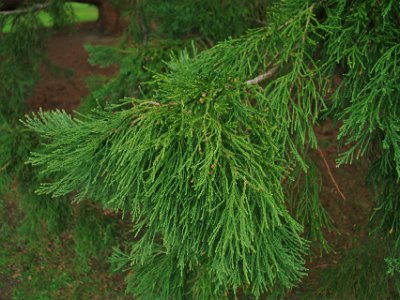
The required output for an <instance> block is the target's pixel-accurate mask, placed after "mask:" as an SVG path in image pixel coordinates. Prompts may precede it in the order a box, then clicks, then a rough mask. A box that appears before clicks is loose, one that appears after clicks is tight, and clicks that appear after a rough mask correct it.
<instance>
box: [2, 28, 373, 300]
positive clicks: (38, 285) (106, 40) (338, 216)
mask: <svg viewBox="0 0 400 300" xmlns="http://www.w3.org/2000/svg"><path fill="white" fill-rule="evenodd" d="M116 42H117V36H102V35H99V34H98V33H97V32H96V28H95V25H94V24H85V25H80V27H79V29H78V30H77V31H76V32H69V33H67V34H66V33H65V32H64V33H59V34H56V35H55V36H54V37H53V38H52V39H51V40H50V41H49V43H48V46H47V48H48V52H49V56H50V59H51V61H52V63H53V64H54V65H55V66H57V68H56V69H58V70H59V72H58V75H55V73H57V72H55V73H54V70H53V72H52V71H50V70H49V69H48V68H45V67H42V69H41V75H42V79H41V80H40V81H39V83H38V84H37V86H36V88H35V90H34V93H33V95H32V96H31V97H30V98H29V100H28V103H29V105H30V107H31V108H32V110H38V109H39V108H40V107H42V108H44V109H56V108H58V109H66V110H67V111H69V112H72V111H73V110H74V109H75V108H77V107H78V105H79V103H80V99H81V98H82V97H84V96H87V95H88V93H89V90H88V88H87V87H86V84H85V80H86V78H87V77H88V76H91V75H95V74H99V73H100V74H103V75H109V76H111V75H112V74H114V73H115V72H116V69H115V68H107V69H100V68H98V67H94V66H91V65H89V64H88V62H87V58H88V55H87V53H86V52H85V50H84V48H83V45H84V44H86V43H93V44H114V43H116ZM316 131H317V135H318V139H319V142H320V145H321V146H320V147H321V148H320V151H321V152H318V151H315V153H314V155H313V157H314V159H315V162H316V164H317V166H318V167H319V169H320V171H321V173H322V178H323V184H322V188H321V199H322V202H323V205H324V207H325V208H326V209H327V211H328V212H329V214H330V216H331V218H332V220H333V223H334V226H335V228H336V230H335V231H333V232H330V233H327V237H328V240H329V242H330V244H331V246H332V247H333V249H334V251H332V252H331V253H330V254H325V255H322V256H318V255H316V256H313V257H312V258H310V259H309V262H308V263H307V266H308V268H309V269H310V275H309V276H308V277H306V278H305V279H304V281H303V283H302V284H301V285H300V286H301V287H302V288H301V289H297V290H295V291H293V293H292V294H291V295H290V296H289V298H290V299H293V298H301V296H300V295H301V294H302V291H303V290H304V289H305V288H306V287H307V286H313V285H316V280H317V275H316V272H317V271H319V270H321V269H323V268H326V267H328V266H332V265H335V264H336V263H337V262H338V261H339V260H340V250H343V249H349V248H351V247H352V246H353V244H354V242H355V240H357V239H360V238H362V237H363V236H365V235H366V232H365V228H366V226H365V225H366V224H367V222H368V216H369V213H370V210H371V208H372V196H371V194H370V192H369V191H368V189H367V187H366V185H365V182H364V178H365V175H366V166H365V165H363V164H361V163H357V164H355V165H352V166H344V167H340V168H336V167H335V158H336V157H337V143H336V135H337V130H335V129H334V126H333V125H332V124H330V123H329V122H328V123H327V124H326V125H324V126H322V127H319V128H316ZM323 158H325V161H324V159H323ZM327 164H328V166H329V168H328V167H327ZM329 173H331V174H329ZM334 181H336V182H337V186H336V184H335V183H334ZM338 187H339V189H340V191H341V192H342V193H343V194H344V196H345V199H344V198H343V197H342V196H341V195H340V193H339V190H338ZM7 210H8V211H15V207H8V208H7ZM14 217H15V216H14ZM14 217H13V215H12V213H11V214H8V219H9V220H12V219H13V218H14ZM3 227H4V228H1V229H2V231H0V234H1V235H3V238H4V239H7V245H6V247H0V267H3V268H4V267H6V269H3V271H0V281H1V282H0V300H6V299H11V298H13V299H54V298H56V299H73V298H76V299H83V298H86V299H125V297H126V296H125V295H124V293H123V289H124V282H123V279H122V276H116V275H108V273H107V270H108V269H107V263H106V262H104V263H101V262H99V265H98V266H94V267H93V269H92V270H91V271H90V272H86V273H82V274H78V273H76V272H74V271H73V270H72V268H71V265H72V261H73V254H72V251H71V249H69V250H68V248H67V246H63V247H60V245H59V244H57V243H55V242H51V243H49V245H48V251H47V254H46V255H45V256H43V254H40V253H39V252H37V253H36V252H35V251H36V249H35V247H33V248H32V249H31V248H29V249H21V248H19V246H18V243H17V241H15V232H13V230H14V227H13V225H12V224H8V225H7V226H3ZM0 242H1V239H0ZM10 252H11V253H12V256H13V259H10V258H9V257H8V255H9V253H10ZM10 262H11V263H10ZM107 284H108V285H107ZM34 289H37V291H34Z"/></svg>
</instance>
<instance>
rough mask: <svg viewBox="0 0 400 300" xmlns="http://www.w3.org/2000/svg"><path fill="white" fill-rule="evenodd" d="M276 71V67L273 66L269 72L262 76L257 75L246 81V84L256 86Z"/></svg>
mask: <svg viewBox="0 0 400 300" xmlns="http://www.w3.org/2000/svg"><path fill="white" fill-rule="evenodd" d="M277 70H278V66H275V67H273V68H272V69H270V70H269V71H267V72H265V73H264V74H261V75H258V76H257V77H255V78H253V79H250V80H247V81H246V83H247V84H258V83H260V82H261V81H264V80H266V79H268V78H271V77H272V76H274V74H275V73H276V71H277Z"/></svg>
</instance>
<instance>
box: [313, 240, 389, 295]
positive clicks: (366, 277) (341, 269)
mask: <svg viewBox="0 0 400 300" xmlns="http://www.w3.org/2000/svg"><path fill="white" fill-rule="evenodd" d="M385 249H387V248H386V245H385V244H384V243H382V242H381V241H379V240H369V241H364V243H363V244H362V245H359V246H356V247H355V248H353V249H351V250H347V251H342V252H341V254H342V260H341V261H339V263H338V264H337V265H336V266H333V267H330V268H328V269H327V270H324V272H323V273H320V275H321V277H322V280H321V281H322V282H321V285H320V287H319V290H318V294H319V296H320V297H324V298H325V299H360V300H361V299H393V298H392V297H393V296H394V295H392V294H391V293H390V289H389V286H390V283H389V280H388V277H387V276H385V273H386V265H385V262H384V258H385V255H386V254H387V250H385Z"/></svg>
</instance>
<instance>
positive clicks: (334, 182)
mask: <svg viewBox="0 0 400 300" xmlns="http://www.w3.org/2000/svg"><path fill="white" fill-rule="evenodd" d="M317 150H318V154H319V155H320V156H321V158H322V160H323V161H324V164H325V166H326V169H327V170H328V174H329V177H330V178H331V180H332V182H333V184H334V186H335V188H336V190H337V192H338V193H339V195H340V196H341V197H342V198H343V200H346V196H345V195H344V194H343V193H342V191H341V190H340V188H339V185H338V184H337V182H336V179H335V177H334V176H333V174H332V171H331V168H330V167H329V164H328V162H327V160H326V158H325V155H324V153H323V152H322V150H321V149H320V148H318V149H317Z"/></svg>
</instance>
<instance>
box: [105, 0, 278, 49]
mask: <svg viewBox="0 0 400 300" xmlns="http://www.w3.org/2000/svg"><path fill="white" fill-rule="evenodd" d="M271 2H273V1H270V0H258V1H250V2H249V1H245V0H228V1H214V0H194V1H185V0H172V1H163V0H137V1H130V0H114V1H113V3H114V4H115V5H116V6H117V7H119V8H120V9H121V11H122V13H123V14H124V15H126V16H128V18H129V19H130V26H129V28H128V35H129V36H132V37H133V38H134V39H135V40H137V41H143V40H144V41H147V40H148V39H149V38H151V37H153V36H155V37H161V38H169V39H182V38H183V39H185V38H187V37H188V36H192V37H193V36H198V37H200V38H202V39H204V40H206V41H207V42H208V43H211V44H213V43H214V42H215V41H219V40H223V39H226V38H228V37H237V36H239V35H241V34H244V33H245V32H246V31H247V29H249V28H254V27H260V26H262V25H265V21H266V10H267V7H268V5H269V4H270V3H271Z"/></svg>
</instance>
